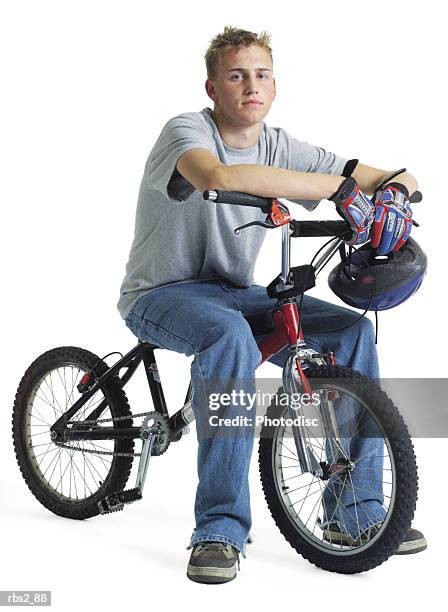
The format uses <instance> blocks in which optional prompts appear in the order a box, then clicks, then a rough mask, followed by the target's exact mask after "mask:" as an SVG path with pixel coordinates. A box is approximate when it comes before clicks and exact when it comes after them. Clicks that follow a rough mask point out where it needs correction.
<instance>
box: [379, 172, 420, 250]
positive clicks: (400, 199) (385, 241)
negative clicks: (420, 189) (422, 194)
mask: <svg viewBox="0 0 448 612" xmlns="http://www.w3.org/2000/svg"><path fill="white" fill-rule="evenodd" d="M373 201H374V203H375V208H376V213H375V221H374V223H373V227H372V240H371V243H370V244H371V246H372V247H374V248H376V249H377V253H378V255H386V254H387V253H390V252H391V251H398V249H399V248H401V247H402V246H403V244H404V243H405V242H406V240H407V239H408V237H409V234H410V233H411V229H412V209H411V207H410V204H409V194H408V190H407V189H406V187H405V186H404V185H401V184H400V183H389V185H386V186H385V187H384V188H383V189H381V190H380V191H378V192H376V193H375V194H374V196H373Z"/></svg>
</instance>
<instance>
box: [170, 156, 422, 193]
mask: <svg viewBox="0 0 448 612" xmlns="http://www.w3.org/2000/svg"><path fill="white" fill-rule="evenodd" d="M176 167H177V169H178V171H179V172H180V174H181V175H182V176H183V177H184V178H186V179H187V181H189V182H190V183H191V184H192V185H193V186H194V187H195V188H196V189H197V190H198V191H200V192H202V191H205V190H206V189H209V190H211V189H222V190H223V191H242V192H244V193H251V194H253V195H258V196H263V197H278V198H286V199H290V200H322V199H328V198H330V197H331V196H332V195H333V194H334V193H335V191H337V189H338V188H339V186H340V185H341V183H342V182H343V180H344V178H343V177H340V176H336V175H332V174H319V173H317V172H316V173H315V172H296V171H294V170H286V169H284V168H274V167H272V166H258V165H255V164H236V165H230V166H227V165H225V164H223V163H221V162H220V161H219V160H218V159H217V158H216V157H215V156H214V155H213V154H212V153H210V151H207V150H206V149H190V150H189V151H187V152H186V153H184V154H183V155H181V156H180V157H179V160H178V162H177V166H176ZM391 174H392V171H386V170H380V169H379V168H373V167H372V166H367V165H365V164H360V163H358V164H357V166H356V168H355V170H354V171H353V174H352V176H353V178H354V179H355V180H356V182H357V183H358V185H359V188H360V189H361V190H362V191H363V192H365V193H367V194H372V193H373V191H374V189H375V187H376V186H377V185H378V184H379V183H381V181H383V180H384V179H385V178H387V177H388V176H390V175H391ZM393 180H394V181H396V182H400V183H402V184H403V185H405V186H406V187H407V188H408V191H409V193H410V194H411V193H413V192H414V191H415V190H416V189H417V188H418V185H417V181H416V179H415V178H414V177H413V176H412V174H410V173H409V172H404V173H403V174H400V175H398V176H397V177H396V178H395V179H393Z"/></svg>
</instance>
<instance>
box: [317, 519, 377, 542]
mask: <svg viewBox="0 0 448 612" xmlns="http://www.w3.org/2000/svg"><path fill="white" fill-rule="evenodd" d="M380 527H381V523H378V524H377V525H373V526H372V527H370V528H369V529H368V530H367V531H365V532H364V533H362V534H361V536H360V537H359V538H353V537H352V536H351V535H349V534H347V533H344V532H343V531H341V530H340V529H339V526H338V525H337V523H332V524H331V525H329V526H328V527H327V528H326V529H324V535H323V539H324V540H325V542H329V543H330V544H342V545H343V546H361V544H365V543H366V542H368V541H369V540H370V539H371V538H372V537H373V536H374V535H375V534H376V533H378V531H379V529H380Z"/></svg>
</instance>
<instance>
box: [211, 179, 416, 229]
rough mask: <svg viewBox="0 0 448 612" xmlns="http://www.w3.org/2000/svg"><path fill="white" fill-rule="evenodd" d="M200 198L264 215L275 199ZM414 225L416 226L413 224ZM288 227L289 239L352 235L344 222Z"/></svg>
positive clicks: (230, 194)
mask: <svg viewBox="0 0 448 612" xmlns="http://www.w3.org/2000/svg"><path fill="white" fill-rule="evenodd" d="M202 196H203V198H204V200H211V201H212V202H216V203H217V204H221V203H224V204H236V205H243V206H252V207H254V208H260V209H261V210H262V211H263V212H264V213H270V212H271V210H272V202H273V201H274V200H275V198H264V197H261V196H256V195H252V194H250V193H243V192H241V191H222V190H218V189H215V190H209V191H204V192H203V194H202ZM409 201H410V202H411V203H417V202H421V201H422V194H421V192H420V191H415V192H414V193H413V194H412V195H411V197H410V199H409ZM414 225H418V224H417V223H416V222H414ZM290 227H291V228H292V232H291V234H290V236H291V238H299V237H302V236H306V237H319V236H337V237H338V238H340V239H341V240H350V237H351V236H352V234H353V231H352V229H351V227H350V225H349V224H348V223H347V222H346V221H332V220H329V221H298V220H296V219H292V221H291V222H290Z"/></svg>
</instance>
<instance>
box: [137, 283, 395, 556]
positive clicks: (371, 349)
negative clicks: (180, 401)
mask: <svg viewBox="0 0 448 612" xmlns="http://www.w3.org/2000/svg"><path fill="white" fill-rule="evenodd" d="M275 304H276V300H275V299H271V298H269V297H268V295H267V293H266V288H265V287H262V286H260V285H252V286H251V287H247V288H241V287H236V286H235V285H233V284H232V283H230V282H229V281H227V280H225V279H218V280H211V281H210V280H209V281H193V282H185V283H181V284H174V285H167V286H165V287H159V288H157V289H155V290H152V291H150V292H148V293H146V294H144V295H142V296H141V297H140V298H139V299H138V300H137V301H136V303H135V304H134V307H133V308H132V310H131V312H130V313H129V315H128V316H127V318H126V325H127V327H128V328H129V329H130V330H131V331H132V332H133V333H134V334H135V336H137V338H139V339H140V340H142V341H145V342H149V343H152V344H156V345H158V346H160V347H163V348H166V349H168V350H172V351H175V352H178V353H184V354H185V355H187V356H190V355H194V359H193V361H192V364H191V381H192V388H193V404H192V407H193V411H194V414H195V419H196V431H197V437H198V457H197V471H198V480H199V482H198V487H197V491H196V499H195V508H194V511H195V520H196V527H195V529H194V531H193V535H192V537H191V541H190V545H189V548H190V547H192V546H194V545H195V544H196V543H197V542H203V541H220V542H226V543H229V544H232V545H233V546H235V548H237V549H238V550H239V551H240V552H241V553H242V555H243V556H245V551H246V544H247V541H248V536H249V531H250V528H251V524H252V519H251V511H250V494H249V482H248V472H249V464H250V459H251V455H252V449H253V443H254V436H253V435H251V433H252V432H251V430H250V428H247V429H248V431H246V432H245V434H243V435H236V436H221V437H220V436H219V435H215V436H213V435H210V434H209V432H210V427H209V416H210V413H209V410H208V405H207V404H206V403H205V402H206V401H207V399H206V394H205V389H206V387H207V385H206V383H207V381H209V380H214V381H220V380H222V381H225V380H235V379H238V380H239V381H245V384H246V387H247V388H246V389H245V390H246V391H247V392H249V393H250V392H252V393H254V392H255V370H256V369H257V367H258V366H259V365H260V363H261V353H260V351H259V349H258V345H257V341H256V338H255V337H254V335H253V334H252V330H251V328H250V327H249V324H248V323H247V321H246V320H245V319H244V316H243V315H248V314H259V313H262V312H265V311H267V310H271V309H272V308H273V307H274V306H275ZM358 316H359V314H358V313H356V312H354V311H351V310H348V309H346V308H341V307H339V306H334V305H333V304H330V303H327V302H324V301H321V300H318V299H316V298H313V297H310V296H307V295H305V296H304V302H303V309H302V325H303V327H304V329H306V328H309V329H313V330H315V329H319V330H320V329H322V331H319V332H318V333H311V334H306V333H305V339H306V341H307V343H308V344H309V346H310V347H311V348H315V349H316V350H318V351H326V350H331V351H334V353H335V358H336V363H338V364H340V365H347V366H349V367H351V368H353V369H355V370H358V371H359V372H361V373H362V374H365V375H367V376H370V377H372V378H379V371H378V360H377V354H376V347H375V343H374V333H373V326H372V324H371V322H370V321H369V320H368V319H366V318H363V319H361V320H360V321H359V322H358V323H356V324H355V325H353V326H352V327H350V328H348V329H347V330H344V331H341V332H338V333H325V331H324V329H325V328H326V329H332V328H335V327H342V326H343V325H346V324H348V323H350V322H351V321H353V320H354V319H356V318H357V317H358ZM287 356H288V351H287V350H284V351H281V352H280V353H278V354H277V355H274V356H273V357H272V358H271V359H270V361H271V362H272V363H274V364H276V365H278V366H280V367H283V364H284V363H285V360H286V358H287ZM238 411H240V412H238ZM237 414H241V415H243V414H244V415H247V414H248V413H247V408H245V407H244V408H243V407H238V406H235V405H231V406H229V408H228V413H227V415H228V416H232V417H235V416H236V415H237ZM220 416H224V417H225V416H226V414H224V415H223V414H222V413H220ZM218 429H219V428H218ZM215 430H216V428H215ZM380 443H381V444H382V440H380V439H374V438H373V439H371V438H361V439H360V440H359V445H360V448H359V452H360V453H361V454H362V456H365V457H371V456H372V454H374V453H375V449H376V453H377V454H382V453H378V451H377V445H378V444H380ZM369 445H370V446H369ZM362 474H368V472H366V471H364V472H362V473H361V472H360V476H359V477H360V479H361V480H362ZM352 476H353V479H355V478H356V477H357V475H356V469H355V470H354V471H353V473H352ZM337 479H338V477H337V475H336V476H335V477H334V479H333V481H331V483H330V484H331V486H327V488H326V490H325V495H326V505H327V516H328V518H330V517H331V519H332V520H331V522H333V523H334V522H336V523H338V525H339V526H340V528H341V529H344V530H345V531H349V532H351V533H352V535H354V536H356V535H357V534H358V532H359V524H361V531H363V530H365V529H367V527H369V526H370V525H372V524H375V523H377V522H380V521H381V520H382V519H383V518H384V510H383V507H382V501H383V498H382V487H381V485H380V483H378V482H377V481H372V483H370V484H369V483H368V480H366V485H368V486H366V495H365V496H364V500H363V502H364V505H363V507H364V509H365V512H364V514H363V516H361V517H359V512H358V515H357V517H356V522H355V521H354V517H353V514H354V512H353V510H352V511H350V506H351V502H353V500H350V499H349V498H347V499H346V500H345V502H346V504H345V509H342V508H340V504H336V503H335V499H336V497H337V496H335V494H334V491H335V490H336V487H337ZM375 484H376V485H377V486H374V485H375ZM361 486H363V483H362V482H361ZM367 490H368V492H367ZM342 512H344V513H345V515H344V516H342Z"/></svg>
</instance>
